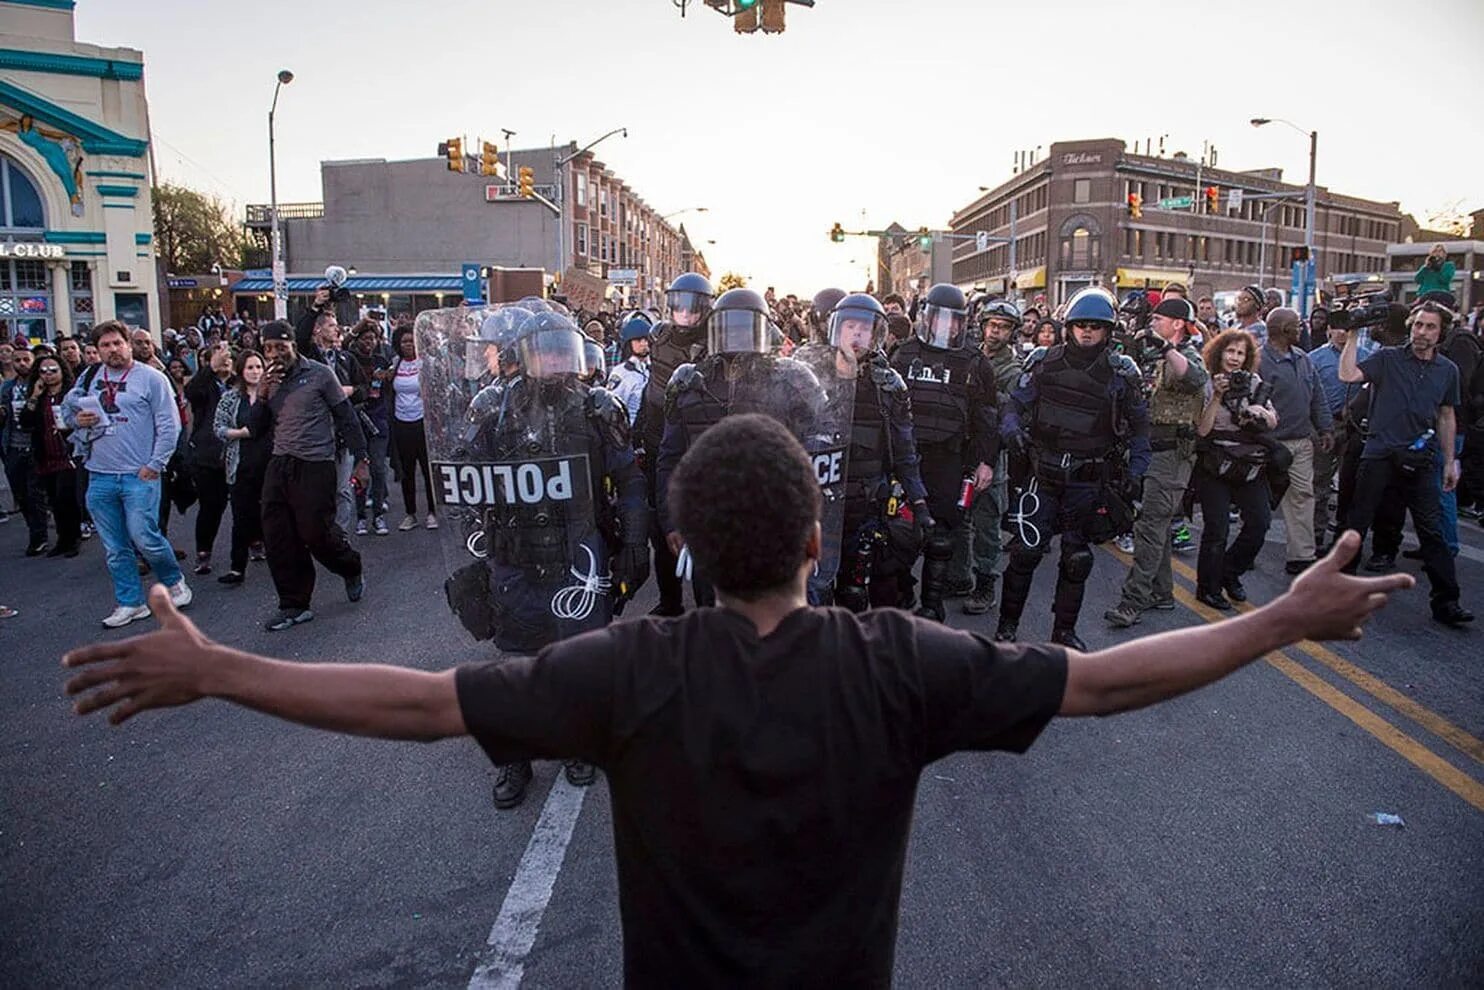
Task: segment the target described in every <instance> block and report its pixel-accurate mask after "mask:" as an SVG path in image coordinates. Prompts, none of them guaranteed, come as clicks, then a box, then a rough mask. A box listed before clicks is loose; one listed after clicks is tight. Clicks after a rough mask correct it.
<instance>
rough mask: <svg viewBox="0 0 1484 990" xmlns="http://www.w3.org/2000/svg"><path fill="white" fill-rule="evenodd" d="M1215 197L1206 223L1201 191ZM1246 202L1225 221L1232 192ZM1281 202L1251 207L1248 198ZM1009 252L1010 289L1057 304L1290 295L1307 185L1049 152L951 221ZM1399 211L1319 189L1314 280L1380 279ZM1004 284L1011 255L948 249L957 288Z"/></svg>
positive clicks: (1170, 163) (1112, 145) (1153, 160)
mask: <svg viewBox="0 0 1484 990" xmlns="http://www.w3.org/2000/svg"><path fill="white" fill-rule="evenodd" d="M1209 186H1216V187H1217V188H1218V189H1219V190H1220V203H1219V208H1218V210H1217V212H1214V213H1212V212H1208V208H1207V202H1206V196H1205V192H1204V190H1205V189H1206V188H1207V187H1209ZM1233 190H1241V191H1242V193H1243V197H1244V199H1245V202H1243V203H1242V204H1241V206H1240V207H1239V208H1238V209H1236V210H1232V209H1231V208H1230V205H1229V204H1230V202H1231V193H1232V191H1233ZM1130 193H1136V194H1138V195H1140V196H1142V197H1143V216H1142V218H1140V219H1134V218H1133V217H1132V216H1130V211H1129V206H1128V197H1129V195H1130ZM1273 194H1279V195H1282V196H1283V197H1284V198H1282V199H1269V200H1257V199H1252V198H1250V197H1252V196H1268V195H1273ZM1180 196H1190V197H1193V199H1194V207H1193V209H1185V210H1180V211H1174V210H1171V211H1164V210H1160V209H1158V208H1157V207H1156V204H1157V202H1158V201H1159V200H1161V199H1166V198H1174V197H1180ZM1012 205H1013V213H1014V218H1013V229H1014V237H1015V244H1016V252H1015V254H1016V257H1015V268H1016V270H1017V271H1016V278H1015V288H1016V289H1017V290H1018V291H1020V292H1021V293H1024V294H1034V293H1037V292H1041V291H1045V292H1046V293H1047V297H1048V298H1049V299H1050V300H1051V301H1052V302H1055V303H1060V302H1062V301H1065V300H1066V299H1067V298H1068V297H1070V296H1071V294H1072V293H1073V292H1075V291H1076V290H1078V289H1080V288H1082V287H1084V286H1087V285H1092V284H1100V285H1103V286H1104V287H1107V288H1109V289H1114V290H1118V291H1122V290H1127V289H1130V288H1148V287H1156V288H1157V287H1161V286H1163V285H1164V284H1166V283H1168V282H1173V281H1178V282H1184V283H1186V284H1187V285H1189V286H1190V287H1191V289H1192V291H1193V292H1194V293H1196V294H1199V295H1210V294H1214V293H1216V292H1219V291H1222V290H1233V289H1238V288H1240V287H1241V286H1243V285H1247V284H1250V283H1253V282H1259V283H1261V284H1263V285H1265V286H1277V287H1279V288H1283V289H1285V290H1286V289H1287V287H1288V286H1289V284H1290V268H1289V266H1290V259H1291V249H1292V248H1294V247H1299V246H1302V245H1303V243H1304V186H1303V185H1292V184H1289V183H1284V182H1283V181H1282V173H1281V171H1280V170H1278V169H1262V170H1258V171H1250V172H1233V171H1228V170H1225V169H1215V168H1209V167H1202V166H1201V165H1200V164H1199V163H1197V162H1195V161H1193V160H1191V159H1189V158H1186V157H1185V156H1183V155H1177V156H1175V157H1172V158H1164V157H1156V156H1150V155H1140V154H1135V153H1132V152H1130V151H1129V150H1128V149H1127V148H1126V146H1125V145H1124V143H1123V142H1122V141H1120V140H1117V139H1102V140H1093V141H1064V142H1059V143H1057V144H1053V145H1052V146H1051V153H1050V154H1049V155H1048V156H1047V157H1046V158H1044V159H1042V160H1040V161H1038V162H1035V163H1034V164H1032V165H1031V166H1029V167H1028V168H1026V169H1024V170H1022V171H1020V172H1019V173H1018V174H1016V175H1014V176H1012V177H1011V178H1010V179H1009V180H1007V181H1005V182H1003V183H1001V184H1000V185H999V186H997V187H995V188H994V189H991V190H989V191H988V192H986V193H984V194H983V195H981V196H979V197H978V198H976V199H975V200H974V201H973V202H972V203H970V204H969V205H968V206H965V207H964V208H963V209H961V210H959V211H958V212H956V213H955V214H954V215H953V219H952V222H951V227H952V230H953V232H954V233H958V234H973V233H975V232H977V231H981V230H982V231H987V232H988V233H989V234H991V235H992V236H996V237H1009V236H1010V233H1011V229H1012V217H1011V214H1012ZM1403 222H1404V215H1403V214H1402V212H1401V210H1400V208H1399V206H1398V204H1396V203H1378V202H1374V201H1372V200H1366V199H1360V198H1357V197H1354V196H1345V195H1342V194H1339V193H1335V192H1332V191H1330V190H1328V189H1326V188H1324V187H1323V186H1320V187H1319V188H1318V192H1317V207H1316V222H1315V235H1314V240H1315V261H1316V274H1317V277H1318V279H1319V280H1320V281H1323V280H1324V279H1325V278H1326V277H1327V276H1329V275H1332V274H1336V273H1340V272H1346V273H1356V272H1384V271H1385V270H1386V268H1387V262H1386V246H1387V244H1388V243H1390V242H1394V241H1397V240H1399V239H1400V238H1399V235H1400V231H1401V229H1402V225H1403ZM1010 274H1011V265H1010V250H1009V245H1008V244H1000V243H996V244H991V245H990V246H989V248H988V250H985V251H980V250H978V249H977V245H976V244H975V243H974V242H973V241H972V240H963V241H956V242H955V246H954V248H953V280H954V281H955V282H956V283H958V284H960V285H962V286H964V287H965V288H968V287H971V286H974V285H979V284H982V285H984V286H985V287H986V288H987V289H989V290H990V291H993V292H1004V291H1006V288H1007V281H1008V279H1009V276H1010Z"/></svg>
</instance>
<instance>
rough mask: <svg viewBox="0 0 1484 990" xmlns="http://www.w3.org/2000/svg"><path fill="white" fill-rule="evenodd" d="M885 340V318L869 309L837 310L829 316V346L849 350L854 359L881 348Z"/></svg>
mask: <svg viewBox="0 0 1484 990" xmlns="http://www.w3.org/2000/svg"><path fill="white" fill-rule="evenodd" d="M885 339H886V318H885V317H883V316H882V315H881V314H880V313H877V312H874V311H872V310H869V309H854V308H851V309H837V310H835V311H834V312H833V313H831V314H830V346H832V347H836V348H839V349H840V350H842V351H843V350H847V349H848V350H849V351H851V353H853V354H854V355H855V356H856V357H860V356H861V355H862V354H866V353H867V352H869V351H872V350H875V349H876V348H878V347H880V346H881V342H882V341H883V340H885Z"/></svg>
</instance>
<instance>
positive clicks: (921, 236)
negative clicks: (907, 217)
mask: <svg viewBox="0 0 1484 990" xmlns="http://www.w3.org/2000/svg"><path fill="white" fill-rule="evenodd" d="M917 246H918V247H920V248H922V249H923V250H924V251H931V250H932V249H933V232H932V231H930V230H928V229H927V228H926V227H918V228H917Z"/></svg>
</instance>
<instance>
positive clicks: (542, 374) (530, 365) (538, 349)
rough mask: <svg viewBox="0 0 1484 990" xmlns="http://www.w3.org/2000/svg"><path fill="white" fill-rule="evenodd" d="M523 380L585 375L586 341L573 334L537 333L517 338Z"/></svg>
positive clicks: (581, 336)
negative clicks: (527, 378) (524, 375)
mask: <svg viewBox="0 0 1484 990" xmlns="http://www.w3.org/2000/svg"><path fill="white" fill-rule="evenodd" d="M517 351H518V353H519V354H520V363H521V367H522V368H523V369H525V373H526V375H527V377H530V378H539V379H542V380H549V379H553V378H560V377H562V376H563V375H581V374H585V373H586V372H587V371H588V370H589V368H588V364H587V338H586V337H584V336H583V335H582V334H580V333H578V332H577V331H576V330H567V329H553V330H538V331H536V332H535V333H528V334H526V335H525V336H523V337H521V338H520V344H519V346H518V347H517Z"/></svg>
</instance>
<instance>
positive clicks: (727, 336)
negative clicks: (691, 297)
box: [706, 289, 773, 354]
mask: <svg viewBox="0 0 1484 990" xmlns="http://www.w3.org/2000/svg"><path fill="white" fill-rule="evenodd" d="M772 345H773V324H772V320H770V319H769V316H768V304H767V302H766V301H765V300H764V299H763V297H762V296H760V295H759V294H758V293H756V292H754V291H753V290H751V289H729V290H727V291H726V292H723V293H722V294H721V298H720V299H718V300H716V305H715V306H714V307H712V309H711V315H710V316H708V317H707V318H706V351H707V353H710V354H747V353H753V354H767V353H768V352H769V351H771V350H772V349H773V348H772Z"/></svg>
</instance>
